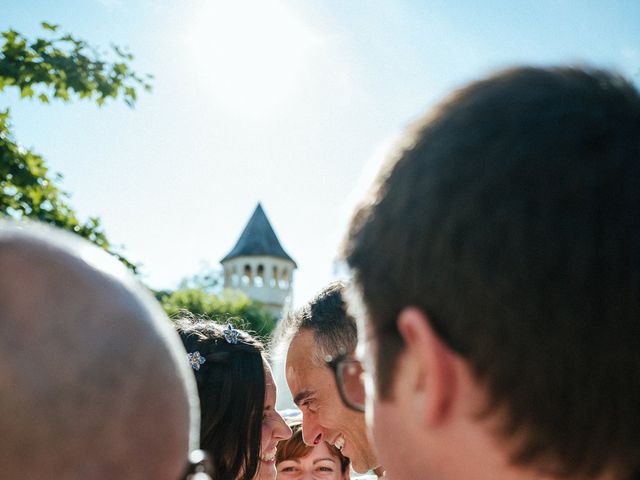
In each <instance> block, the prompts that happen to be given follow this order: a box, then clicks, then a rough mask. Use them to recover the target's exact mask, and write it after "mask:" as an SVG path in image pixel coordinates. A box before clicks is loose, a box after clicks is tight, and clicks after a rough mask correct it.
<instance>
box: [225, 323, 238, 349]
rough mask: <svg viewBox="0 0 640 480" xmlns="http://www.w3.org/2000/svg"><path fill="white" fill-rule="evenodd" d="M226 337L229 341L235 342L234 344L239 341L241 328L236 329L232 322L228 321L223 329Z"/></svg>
mask: <svg viewBox="0 0 640 480" xmlns="http://www.w3.org/2000/svg"><path fill="white" fill-rule="evenodd" d="M223 334H224V339H225V340H226V341H227V343H233V344H234V345H235V344H236V343H238V336H239V335H240V330H236V329H235V328H233V325H231V323H227V327H226V328H225V329H224V330H223Z"/></svg>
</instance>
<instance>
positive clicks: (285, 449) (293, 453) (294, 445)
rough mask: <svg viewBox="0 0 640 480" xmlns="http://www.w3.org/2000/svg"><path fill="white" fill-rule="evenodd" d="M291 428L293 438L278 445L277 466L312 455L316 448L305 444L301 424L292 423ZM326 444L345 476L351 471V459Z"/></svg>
mask: <svg viewBox="0 0 640 480" xmlns="http://www.w3.org/2000/svg"><path fill="white" fill-rule="evenodd" d="M289 426H290V427H291V431H292V432H293V434H292V435H291V438H289V439H287V440H283V441H282V442H280V443H279V444H278V451H277V453H276V466H277V465H278V464H279V463H280V462H284V461H285V460H297V459H298V458H304V457H306V456H307V455H309V454H310V453H311V450H312V449H313V448H315V447H311V446H309V445H307V444H306V443H304V440H303V438H302V424H301V423H300V422H291V423H289ZM325 444H326V445H327V448H328V449H329V453H330V454H331V455H332V456H334V457H336V458H337V459H338V460H339V462H340V471H341V472H342V473H343V474H344V473H345V472H346V471H347V470H348V469H349V464H350V461H349V459H348V458H347V457H345V456H344V455H342V452H341V451H340V450H338V449H337V448H336V447H335V446H334V445H331V444H330V443H327V442H325Z"/></svg>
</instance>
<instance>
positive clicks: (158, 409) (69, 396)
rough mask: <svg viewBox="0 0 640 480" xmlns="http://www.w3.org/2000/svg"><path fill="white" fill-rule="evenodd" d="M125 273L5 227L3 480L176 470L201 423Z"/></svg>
mask: <svg viewBox="0 0 640 480" xmlns="http://www.w3.org/2000/svg"><path fill="white" fill-rule="evenodd" d="M123 270H124V269H122V268H121V266H120V265H118V264H117V262H115V261H114V260H113V259H112V258H110V257H108V256H107V254H106V253H104V252H102V251H100V250H98V249H97V248H95V247H93V246H91V245H89V244H88V243H87V242H84V241H82V240H79V239H76V238H75V237H73V238H72V237H71V236H69V235H67V234H62V233H60V232H57V231H53V230H51V229H49V228H43V227H34V226H28V227H20V228H18V227H16V226H15V225H0V412H1V414H0V432H2V433H1V434H0V465H2V470H3V474H4V475H7V478H30V479H31V478H32V479H38V478H92V479H98V478H105V479H107V478H108V479H113V478H118V479H133V478H155V479H165V478H166V479H171V480H174V479H176V478H178V476H179V475H180V472H181V471H182V470H183V468H184V466H185V464H186V459H187V452H188V450H189V427H190V422H191V421H192V420H193V419H196V418H197V412H191V413H190V411H191V410H192V408H193V407H194V405H193V403H194V402H195V401H196V400H191V399H196V398H197V395H196V396H193V393H194V392H195V390H194V388H193V385H192V383H191V382H192V380H191V375H190V372H188V371H187V363H186V362H185V361H184V351H183V350H182V349H181V346H180V345H179V341H177V339H176V338H175V334H174V333H173V331H172V329H170V328H169V325H167V323H168V322H167V320H166V318H165V317H164V316H163V314H162V312H161V311H160V310H159V308H158V307H157V305H156V304H155V303H154V302H153V300H152V299H151V298H150V297H149V295H147V294H146V292H143V291H142V290H139V289H138V287H137V286H136V284H135V281H134V280H133V279H132V278H130V276H129V275H128V274H126V272H124V271H123ZM195 408H197V407H195ZM196 431H197V430H196Z"/></svg>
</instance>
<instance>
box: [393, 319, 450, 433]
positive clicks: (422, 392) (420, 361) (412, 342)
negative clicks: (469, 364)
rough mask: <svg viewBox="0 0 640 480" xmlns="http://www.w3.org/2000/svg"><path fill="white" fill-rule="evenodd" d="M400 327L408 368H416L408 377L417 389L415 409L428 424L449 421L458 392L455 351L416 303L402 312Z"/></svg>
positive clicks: (414, 400)
mask: <svg viewBox="0 0 640 480" xmlns="http://www.w3.org/2000/svg"><path fill="white" fill-rule="evenodd" d="M398 331H399V332H400V335H401V336H402V339H403V340H404V343H405V350H404V352H403V353H404V355H403V357H404V358H403V360H404V362H406V363H405V365H404V366H405V368H407V367H408V368H409V369H415V371H414V372H413V374H411V373H410V372H409V371H407V372H405V373H408V374H410V376H409V377H408V378H409V379H412V381H411V382H410V384H409V385H407V387H408V388H410V389H412V390H413V393H412V396H413V403H414V404H415V408H416V409H417V410H415V412H416V413H417V415H418V417H416V418H419V419H420V420H421V422H422V424H423V425H424V426H425V427H433V426H437V425H439V424H441V423H443V422H445V421H446V420H447V419H448V417H449V413H450V411H451V408H452V406H453V402H454V401H455V395H456V387H457V385H456V384H457V381H456V375H457V373H456V368H455V361H454V357H453V355H454V354H453V352H452V351H451V349H449V347H448V346H447V345H446V344H445V343H444V342H443V341H442V340H441V339H440V337H438V335H437V334H436V333H435V331H434V330H433V328H432V327H431V322H430V321H429V317H428V316H427V315H426V314H425V313H424V312H422V311H421V310H420V309H418V308H415V307H408V308H405V309H404V310H403V311H402V312H400V315H399V316H398Z"/></svg>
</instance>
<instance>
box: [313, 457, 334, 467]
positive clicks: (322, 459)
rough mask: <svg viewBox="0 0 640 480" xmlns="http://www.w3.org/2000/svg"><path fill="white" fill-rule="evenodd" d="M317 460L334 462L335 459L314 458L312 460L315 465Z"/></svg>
mask: <svg viewBox="0 0 640 480" xmlns="http://www.w3.org/2000/svg"><path fill="white" fill-rule="evenodd" d="M318 462H333V463H336V461H335V460H334V459H333V458H331V457H324V458H316V459H315V460H314V461H313V464H314V465H315V464H316V463H318Z"/></svg>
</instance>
